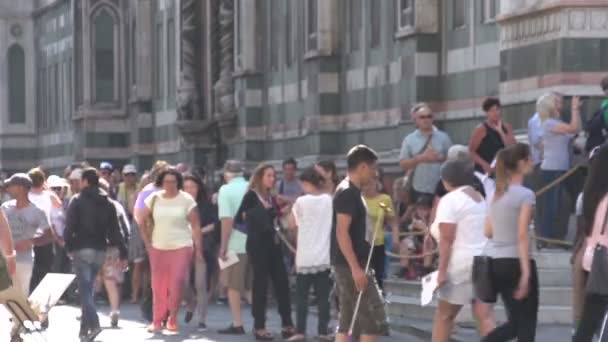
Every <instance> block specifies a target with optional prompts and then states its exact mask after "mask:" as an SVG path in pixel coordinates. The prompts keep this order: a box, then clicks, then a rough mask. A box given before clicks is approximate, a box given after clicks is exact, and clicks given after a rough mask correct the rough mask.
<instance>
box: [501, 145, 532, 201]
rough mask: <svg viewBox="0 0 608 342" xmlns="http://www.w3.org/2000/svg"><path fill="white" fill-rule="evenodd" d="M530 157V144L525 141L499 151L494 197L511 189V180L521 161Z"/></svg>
mask: <svg viewBox="0 0 608 342" xmlns="http://www.w3.org/2000/svg"><path fill="white" fill-rule="evenodd" d="M528 158H530V146H528V145H527V144H523V143H517V144H515V145H511V146H508V147H506V148H504V149H502V150H500V151H499V152H498V155H497V157H496V168H495V173H496V192H495V193H494V199H498V198H500V197H501V196H502V195H504V194H505V192H507V190H509V181H510V180H511V176H512V175H513V173H515V172H517V168H518V165H519V162H520V161H521V160H526V159H528Z"/></svg>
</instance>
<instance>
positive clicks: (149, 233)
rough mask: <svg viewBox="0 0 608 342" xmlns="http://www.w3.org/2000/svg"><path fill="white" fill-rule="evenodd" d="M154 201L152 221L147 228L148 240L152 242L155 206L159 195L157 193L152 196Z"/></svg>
mask: <svg viewBox="0 0 608 342" xmlns="http://www.w3.org/2000/svg"><path fill="white" fill-rule="evenodd" d="M151 196H153V197H152V201H151V202H150V219H149V220H148V225H147V227H146V235H148V239H149V240H150V241H152V233H153V232H154V204H156V198H157V197H158V195H157V194H156V193H154V194H152V195H151Z"/></svg>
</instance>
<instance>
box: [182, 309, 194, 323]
mask: <svg viewBox="0 0 608 342" xmlns="http://www.w3.org/2000/svg"><path fill="white" fill-rule="evenodd" d="M192 317H194V313H193V312H192V311H187V312H186V316H185V317H184V323H186V324H188V323H190V321H192Z"/></svg>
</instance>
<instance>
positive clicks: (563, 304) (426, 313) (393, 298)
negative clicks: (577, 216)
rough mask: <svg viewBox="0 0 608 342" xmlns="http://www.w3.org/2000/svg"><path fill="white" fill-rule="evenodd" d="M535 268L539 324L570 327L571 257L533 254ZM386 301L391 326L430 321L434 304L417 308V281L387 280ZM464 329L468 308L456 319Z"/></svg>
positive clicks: (499, 311) (499, 310)
mask: <svg viewBox="0 0 608 342" xmlns="http://www.w3.org/2000/svg"><path fill="white" fill-rule="evenodd" d="M534 257H535V259H536V263H537V267H538V276H539V282H540V308H539V315H538V324H539V325H542V324H548V325H571V324H572V271H571V266H570V253H569V252H566V251H558V250H550V251H542V252H536V253H535V254H534ZM398 267H399V265H398V263H393V264H392V265H391V270H390V273H389V274H390V275H393V274H395V273H396V272H397V270H398ZM384 284H385V290H386V291H387V293H388V294H389V297H388V301H389V303H388V313H389V316H390V319H391V325H392V326H395V327H397V328H398V327H402V328H403V327H411V326H418V325H420V324H422V325H428V324H427V323H428V322H429V321H432V320H433V316H434V314H435V308H436V302H433V303H431V304H430V305H428V306H425V307H422V306H420V291H421V285H420V282H419V281H406V280H400V279H395V278H394V277H389V279H387V280H386V281H385V282H384ZM495 313H496V318H497V320H498V321H499V322H503V321H505V320H506V315H505V310H504V307H503V306H502V303H501V302H500V300H499V301H498V303H497V304H496V306H495ZM457 322H459V323H460V324H461V325H463V326H471V325H472V324H473V323H474V320H473V316H472V314H471V309H470V306H467V307H465V308H463V309H462V310H461V311H460V314H459V315H458V317H457Z"/></svg>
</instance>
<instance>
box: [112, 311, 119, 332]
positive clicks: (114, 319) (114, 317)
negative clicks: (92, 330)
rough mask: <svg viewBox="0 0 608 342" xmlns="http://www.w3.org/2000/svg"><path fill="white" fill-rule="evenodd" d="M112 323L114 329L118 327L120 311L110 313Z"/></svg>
mask: <svg viewBox="0 0 608 342" xmlns="http://www.w3.org/2000/svg"><path fill="white" fill-rule="evenodd" d="M110 325H111V326H112V329H116V328H118V312H112V314H111V315H110Z"/></svg>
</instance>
